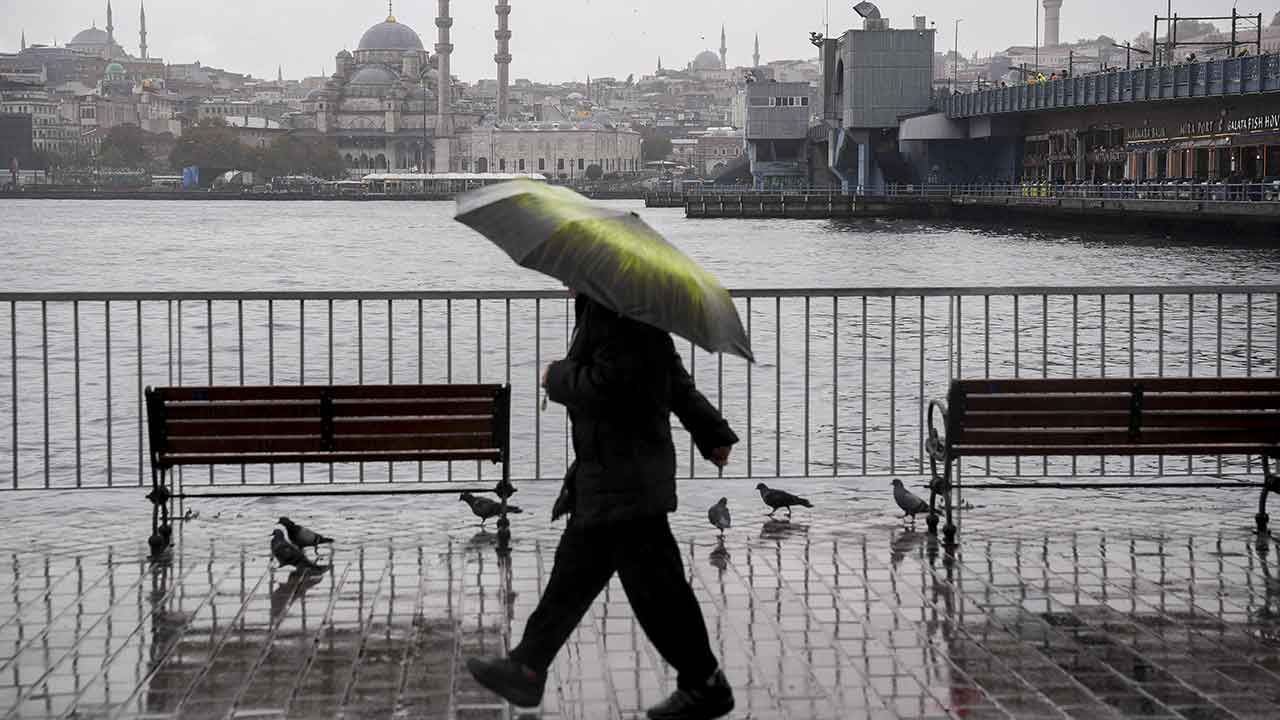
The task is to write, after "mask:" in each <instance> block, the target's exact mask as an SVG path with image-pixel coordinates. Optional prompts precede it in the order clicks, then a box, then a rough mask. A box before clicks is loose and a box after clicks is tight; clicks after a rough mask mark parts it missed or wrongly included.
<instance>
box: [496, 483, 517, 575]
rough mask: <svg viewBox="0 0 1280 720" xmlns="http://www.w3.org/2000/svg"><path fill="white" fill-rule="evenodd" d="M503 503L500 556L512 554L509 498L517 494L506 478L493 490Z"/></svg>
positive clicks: (500, 520)
mask: <svg viewBox="0 0 1280 720" xmlns="http://www.w3.org/2000/svg"><path fill="white" fill-rule="evenodd" d="M493 491H494V492H495V493H496V494H497V495H498V498H499V499H500V500H501V501H502V514H501V515H499V516H498V555H500V556H506V555H510V554H511V521H510V520H508V519H507V498H509V497H511V496H512V495H514V494H515V492H516V489H515V487H514V486H512V485H511V480H510V479H508V478H506V477H504V478H502V481H501V482H499V483H498V486H497V487H495V488H494V490H493Z"/></svg>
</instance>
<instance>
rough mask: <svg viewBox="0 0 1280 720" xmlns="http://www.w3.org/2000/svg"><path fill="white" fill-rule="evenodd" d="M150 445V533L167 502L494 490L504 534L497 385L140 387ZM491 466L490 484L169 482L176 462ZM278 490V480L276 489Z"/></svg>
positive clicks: (504, 417) (505, 454) (506, 451)
mask: <svg viewBox="0 0 1280 720" xmlns="http://www.w3.org/2000/svg"><path fill="white" fill-rule="evenodd" d="M146 402H147V427H148V430H149V438H150V445H151V481H152V489H151V493H150V494H148V495H147V498H148V499H149V500H150V501H151V502H152V505H153V507H152V533H153V534H154V533H156V532H157V531H158V530H159V529H160V527H161V526H168V525H169V522H170V510H169V508H170V504H171V501H172V500H174V499H179V500H181V499H184V498H193V497H202V498H223V497H258V496H264V495H312V496H314V495H321V494H324V495H387V494H426V493H459V492H463V491H470V492H494V493H496V494H497V495H498V497H499V498H500V499H501V501H502V510H503V512H502V515H501V517H500V518H499V520H498V549H499V551H501V552H506V551H507V550H508V548H509V541H510V537H511V532H510V523H509V522H508V520H507V514H506V507H507V499H508V498H509V497H510V496H511V495H512V494H514V493H515V489H514V488H513V487H512V485H511V457H510V434H511V428H510V425H511V422H510V418H511V414H510V409H511V389H510V386H506V385H301V386H298V385H272V386H225V387H159V388H150V387H149V388H147V390H146ZM455 460H478V461H489V462H492V463H500V464H501V465H502V479H501V480H500V481H499V482H498V484H497V486H496V487H492V488H474V487H473V488H463V487H458V486H456V485H454V484H453V483H450V484H449V486H448V487H442V486H440V485H439V484H436V485H435V486H431V485H428V484H421V483H403V485H401V484H380V485H379V486H378V487H374V486H364V487H360V486H356V487H355V488H354V489H353V487H352V486H353V484H352V483H343V484H338V485H325V486H321V485H319V484H312V485H303V484H301V483H291V484H289V485H292V488H293V489H280V488H281V484H274V485H272V486H270V487H268V488H265V489H263V488H261V486H258V487H253V486H247V485H237V486H235V487H234V488H231V489H230V490H228V488H226V487H223V486H206V487H205V488H204V490H205V491H204V492H186V491H185V488H184V487H183V486H182V483H181V482H179V483H178V487H177V488H175V487H174V473H173V472H172V471H173V469H174V468H176V467H182V466H199V465H206V466H214V465H260V464H266V465H277V464H285V463H289V464H293V463H299V464H309V463H325V464H336V463H364V462H445V461H455ZM285 487H286V488H287V487H288V485H285Z"/></svg>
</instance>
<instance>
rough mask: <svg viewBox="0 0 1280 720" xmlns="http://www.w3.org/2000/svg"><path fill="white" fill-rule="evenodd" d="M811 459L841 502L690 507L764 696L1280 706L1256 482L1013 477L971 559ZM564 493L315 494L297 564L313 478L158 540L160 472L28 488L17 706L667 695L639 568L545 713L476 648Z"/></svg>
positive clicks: (691, 561)
mask: <svg viewBox="0 0 1280 720" xmlns="http://www.w3.org/2000/svg"><path fill="white" fill-rule="evenodd" d="M790 482H791V483H792V485H793V486H795V487H796V488H800V487H802V486H803V487H804V488H805V490H806V492H807V493H810V494H811V495H812V496H813V498H814V501H815V506H816V507H815V508H814V509H813V510H806V511H805V512H804V513H797V514H796V517H795V518H794V519H792V520H790V521H788V520H783V519H778V520H772V519H769V518H767V517H764V516H763V511H761V513H760V514H759V515H756V514H754V513H755V512H756V511H757V510H758V509H760V507H761V506H760V505H759V498H758V496H756V494H755V492H754V490H753V488H752V487H751V483H747V482H732V481H708V482H700V483H692V482H690V483H686V484H685V486H684V487H683V489H682V496H681V502H682V509H681V511H680V512H679V513H677V514H675V515H673V516H672V522H673V527H674V528H675V532H676V535H677V538H678V539H679V541H680V542H681V545H682V548H683V549H684V556H685V563H686V571H687V573H688V575H689V578H690V581H691V582H692V583H693V585H694V588H695V590H696V592H697V594H698V597H699V599H700V601H701V602H702V606H703V612H704V613H705V615H706V618H707V624H708V626H709V629H710V632H711V637H712V639H713V643H714V644H715V646H716V652H717V653H718V654H719V656H720V657H721V658H722V662H723V663H724V667H725V670H726V673H727V674H728V676H729V678H730V680H731V681H732V682H733V683H734V686H735V690H736V692H737V696H738V710H737V711H736V712H735V714H734V717H739V718H828V717H829V718H851V717H869V718H934V717H936V718H944V717H953V718H975V719H976V718H1009V717H1017V718H1024V717H1025V718H1033V717H1034V718H1038V717H1056V718H1068V717H1069V718H1109V717H1143V718H1188V719H1194V718H1274V717H1280V548H1277V547H1275V546H1274V545H1272V544H1271V542H1270V541H1267V542H1263V543H1261V544H1259V543H1258V541H1257V538H1256V537H1255V536H1254V535H1252V534H1251V532H1250V530H1249V525H1250V523H1251V522H1252V520H1251V516H1250V514H1249V513H1250V508H1249V507H1248V505H1249V503H1247V502H1240V496H1238V495H1230V494H1226V493H1205V492H1203V491H1198V492H1196V493H1190V492H1188V493H1179V492H1177V491H1163V492H1153V491H1133V492H1129V493H1109V494H1108V497H1107V501H1106V502H1105V503H1098V497H1097V496H1096V495H1094V496H1090V495H1086V494H1082V493H1076V494H1074V495H1062V496H1055V497H1048V496H1047V495H1046V494H1043V493H1042V494H1026V493H1023V494H1014V493H1009V492H1001V491H991V492H988V493H984V494H983V495H981V496H980V498H979V500H980V502H982V503H983V510H982V512H981V513H977V514H975V515H974V517H973V518H972V519H971V520H968V522H966V523H965V524H963V525H962V530H961V537H962V540H963V545H962V546H961V548H960V551H959V553H958V555H957V556H956V557H954V558H952V557H949V556H948V555H947V554H946V552H945V551H944V550H943V549H942V548H940V547H939V545H938V543H937V542H936V540H935V539H934V538H933V537H931V536H929V535H928V534H927V533H925V532H924V531H923V529H920V530H913V529H910V528H906V527H904V526H903V524H902V523H901V521H900V520H899V519H898V518H897V515H896V508H895V507H893V505H892V496H891V495H890V494H889V493H888V492H887V490H886V489H883V488H884V487H885V486H887V482H882V479H879V478H873V479H859V480H849V481H845V480H840V481H834V480H831V479H821V480H818V479H815V480H812V481H790ZM802 484H803V485H802ZM739 485H740V486H741V487H739ZM555 490H556V488H555V486H554V485H552V484H533V483H530V484H526V485H525V486H524V487H522V489H521V492H522V499H525V502H524V503H523V504H524V505H525V506H526V509H527V510H528V512H527V513H526V514H525V515H524V516H521V517H519V518H518V519H517V521H516V522H514V523H513V531H514V540H515V544H514V552H513V554H512V557H511V559H510V561H509V562H508V561H500V559H499V558H498V557H497V555H496V553H495V546H496V535H495V534H493V533H490V532H487V531H479V530H478V528H477V527H476V525H475V524H474V522H473V518H471V517H470V516H469V514H467V512H466V508H465V507H461V506H460V507H456V508H455V507H452V504H449V503H440V502H433V501H432V500H431V499H426V500H420V501H415V502H414V507H406V506H405V504H400V503H394V502H388V501H386V500H385V499H380V500H370V501H363V502H354V503H353V502H352V501H350V500H347V499H344V500H342V501H339V500H336V499H334V498H322V499H316V500H308V501H306V504H305V512H298V511H297V510H298V508H289V510H290V514H291V515H294V516H296V517H299V518H306V520H305V522H306V523H307V524H308V525H310V526H312V527H315V528H317V529H321V530H323V531H324V532H326V534H331V535H333V536H335V537H336V538H337V539H338V542H337V543H336V544H335V546H334V547H333V550H332V553H329V552H325V553H324V558H323V562H325V563H332V566H331V567H330V568H329V569H328V570H327V571H325V572H322V573H308V572H304V571H297V572H289V571H288V570H287V569H281V568H277V567H275V566H274V563H272V562H271V561H270V560H269V557H270V553H269V550H268V547H267V542H266V536H267V534H268V532H267V531H269V529H270V528H271V524H272V522H273V520H274V518H275V517H277V516H278V515H279V514H280V510H281V509H282V508H283V507H284V505H285V504H286V503H285V501H284V500H280V499H257V500H252V501H239V500H237V501H231V500H227V501H223V502H219V503H218V504H217V505H216V506H214V505H208V506H202V507H199V508H197V509H199V510H201V514H200V516H198V517H196V518H195V519H193V520H191V521H189V522H185V523H182V524H180V525H179V528H178V532H177V536H176V543H177V545H176V547H175V550H174V552H173V555H172V558H171V559H170V560H169V561H168V562H164V563H150V562H148V561H147V559H146V556H147V547H146V537H145V527H146V523H147V515H146V513H147V509H146V507H145V503H144V502H143V501H141V498H140V494H139V493H138V492H136V491H131V492H97V493H80V494H65V493H61V494H56V495H55V494H43V495H38V496H37V495H31V494H23V495H21V496H15V500H14V501H13V502H9V503H6V504H5V506H4V509H3V510H0V523H2V524H0V715H3V716H6V717H22V718H44V717H76V718H144V717H145V718H184V719H185V718H231V717H236V718H276V717H299V718H321V717H337V716H342V717H347V718H392V717H396V718H512V717H542V718H574V719H578V718H581V719H583V720H593V719H595V718H631V717H639V716H642V715H643V710H644V708H645V707H647V706H648V705H649V704H652V703H653V702H656V701H657V700H658V699H660V698H661V697H662V696H664V695H665V694H666V693H667V692H669V691H670V690H671V689H672V688H673V686H674V674H673V673H672V671H671V670H670V669H669V668H668V667H666V666H665V664H664V663H663V662H662V660H661V658H660V657H658V655H657V654H656V653H655V651H654V650H653V648H652V647H651V646H650V645H649V644H648V642H647V641H646V640H645V638H644V634H643V632H642V631H641V630H640V628H639V627H638V625H637V624H636V622H635V620H634V618H633V616H632V615H631V612H630V609H629V608H628V605H627V601H626V597H625V594H624V593H623V592H622V590H621V586H620V585H619V584H618V583H617V582H616V581H615V582H614V583H612V584H610V586H609V587H608V588H607V590H606V591H605V593H604V594H602V595H601V597H600V599H599V600H598V601H597V603H596V604H595V605H594V606H593V607H592V609H591V610H590V612H589V613H588V616H587V618H586V619H585V620H584V622H583V624H582V626H581V627H580V628H579V630H578V632H577V633H576V634H575V635H574V637H573V638H572V640H571V642H570V644H569V646H568V647H567V648H566V649H565V650H564V651H563V652H562V653H561V655H560V657H559V658H557V661H556V664H555V666H554V667H553V668H552V671H551V673H550V677H549V679H548V691H547V693H546V696H545V700H544V705H543V707H542V708H539V709H537V710H535V711H532V712H530V713H528V714H525V715H521V714H519V713H518V712H516V711H514V710H512V709H511V708H508V707H507V706H506V705H505V704H502V703H500V702H498V701H497V700H496V699H495V698H494V697H493V696H491V695H489V694H488V693H486V692H484V691H482V690H481V689H479V688H478V687H477V686H476V685H475V684H474V683H473V682H472V681H471V679H470V677H469V676H468V675H467V674H466V672H465V670H464V669H462V661H463V660H465V658H466V657H468V656H471V655H475V654H492V653H499V652H502V651H503V650H505V649H506V648H507V647H509V645H510V643H511V642H512V638H513V637H518V636H519V633H520V631H521V629H522V626H523V622H524V620H525V618H527V617H528V615H529V613H530V611H531V610H532V608H533V605H534V604H535V603H536V601H537V598H538V596H539V594H540V591H541V588H542V585H543V583H544V582H545V581H546V578H547V576H548V574H549V572H550V569H551V562H552V558H553V554H554V549H555V543H556V538H557V535H558V532H559V530H560V527H561V526H560V525H559V524H557V525H551V524H549V523H548V522H547V521H546V518H547V517H548V515H549V509H550V506H551V503H552V501H553V500H554V493H555ZM851 490H861V491H862V492H859V493H858V494H857V496H856V498H857V499H849V498H850V491H851ZM721 495H727V496H728V497H729V502H730V506H731V507H732V508H733V509H734V512H735V513H736V514H735V519H739V518H741V519H740V520H739V525H735V526H734V527H733V528H732V529H730V530H729V531H727V532H726V533H725V534H724V537H723V538H721V537H719V536H718V533H717V532H716V531H715V529H714V528H711V527H709V526H708V525H707V524H706V518H705V515H704V513H703V512H702V511H700V510H699V508H705V507H706V506H708V505H709V504H710V503H711V502H713V501H714V500H715V499H716V498H718V497H719V496H721ZM88 504H92V507H91V508H89V507H85V508H84V509H83V510H78V511H76V512H75V513H73V514H71V515H66V509H65V508H66V507H67V506H73V507H84V506H86V505H88Z"/></svg>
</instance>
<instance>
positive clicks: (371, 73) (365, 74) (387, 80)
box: [351, 65, 400, 85]
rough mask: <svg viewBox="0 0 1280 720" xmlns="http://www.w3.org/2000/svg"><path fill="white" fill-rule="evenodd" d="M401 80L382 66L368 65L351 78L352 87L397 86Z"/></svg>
mask: <svg viewBox="0 0 1280 720" xmlns="http://www.w3.org/2000/svg"><path fill="white" fill-rule="evenodd" d="M399 81H400V78H399V77H397V76H396V74H395V73H393V72H391V71H390V70H388V69H387V68H385V67H383V66H381V65H366V66H364V67H362V68H360V70H358V71H357V72H356V74H355V75H353V76H352V77H351V84H352V85H395V84H396V83H397V82H399Z"/></svg>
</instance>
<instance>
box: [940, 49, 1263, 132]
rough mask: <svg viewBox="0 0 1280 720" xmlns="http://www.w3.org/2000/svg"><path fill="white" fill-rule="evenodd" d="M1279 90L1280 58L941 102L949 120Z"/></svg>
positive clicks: (1103, 76) (1103, 77) (1149, 70)
mask: <svg viewBox="0 0 1280 720" xmlns="http://www.w3.org/2000/svg"><path fill="white" fill-rule="evenodd" d="M1277 91H1280V55H1274V54H1272V55H1256V56H1250V57H1241V58H1230V59H1225V60H1215V61H1213V62H1203V63H1186V64H1182V65H1164V66H1159V67H1146V68H1136V69H1133V70H1120V71H1116V72H1108V73H1096V74H1092V75H1083V76H1077V77H1069V78H1064V79H1060V80H1051V81H1047V82H1042V83H1036V84H1034V85H1023V84H1019V85H1014V86H1011V87H1003V88H991V89H988V90H979V91H977V92H972V93H959V94H956V95H950V96H947V97H944V98H942V100H941V103H940V105H941V107H942V110H943V111H944V112H945V113H946V114H947V117H951V118H965V117H974V116H977V115H997V114H1003V113H1016V112H1034V111H1039V110H1056V109H1062V108H1078V107H1086V106H1098V105H1108V104H1117V103H1131V102H1149V101H1159V100H1174V99H1179V100H1181V99H1185V98H1198V97H1221V96H1227V95H1240V94H1246V93H1248V94H1257V93H1272V92H1277Z"/></svg>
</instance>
